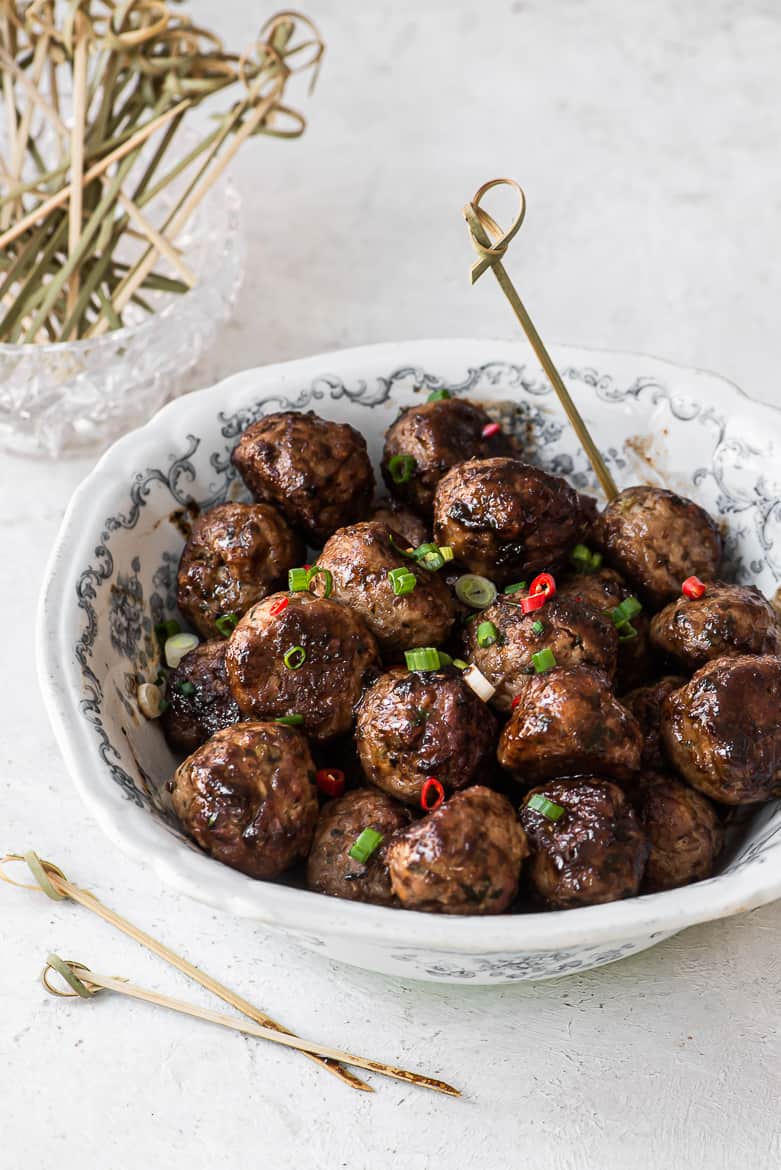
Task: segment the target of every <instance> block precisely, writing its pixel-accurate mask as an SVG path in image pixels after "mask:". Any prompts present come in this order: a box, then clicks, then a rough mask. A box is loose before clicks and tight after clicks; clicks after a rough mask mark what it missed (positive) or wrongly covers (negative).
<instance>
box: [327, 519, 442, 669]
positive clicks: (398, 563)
mask: <svg viewBox="0 0 781 1170" xmlns="http://www.w3.org/2000/svg"><path fill="white" fill-rule="evenodd" d="M404 547H405V545H404V538H403V537H402V536H401V535H400V533H398V532H393V531H392V529H390V528H388V526H387V525H386V524H380V523H378V522H377V521H376V520H369V521H366V522H364V523H363V524H352V525H350V527H349V528H340V529H339V531H338V532H335V533H334V535H333V536H332V537H331V539H330V540H329V541H327V542H326V545H325V548H324V549H323V551H322V552H321V554H320V556H319V557H318V559H317V563H318V565H319V567H320V568H321V569H326V570H328V572H330V574H331V578H332V581H331V587H332V590H333V592H332V594H331V596H333V597H335V598H336V599H337V600H338V601H343V602H344V603H345V605H349V606H350V608H351V609H354V610H355V612H356V613H359V614H360V615H361V617H362V618H363V620H364V621H365V622H366V625H367V627H368V628H369V629H370V630H371V632H372V633H373V634H374V636H375V638H376V639H377V641H378V643H379V645H380V650H381V652H382V656H383V658H384V659H385V660H386V661H387V662H398V661H399V659H400V658H402V657H403V654H404V651H405V650H409V649H411V648H412V647H413V646H438V645H440V644H441V643H442V642H444V641H445V639H446V638H447V636H448V634H449V633H450V630H451V627H452V625H453V622H454V621H455V608H454V605H453V597H452V594H451V592H450V590H449V589H448V587H447V585H446V584H445V581H444V578H442V577H440V576H438V574H437V573H431V572H429V570H428V569H424V568H422V566H421V565H419V564H418V563H417V562H416V561H414V560H412V559H411V558H410V557H407V556H405V555H404V553H403V552H399V551H398V550H399V549H401V548H404ZM394 569H399V570H401V571H405V572H408V573H411V574H412V576H413V577H414V578H415V581H416V585H415V588H414V589H413V590H412V592H411V593H403V594H398V595H397V594H396V593H394V588H393V580H392V578H391V577H390V576H389V574H390V573H391V572H392V570H394ZM327 588H328V585H327V578H326V577H325V576H324V575H323V574H318V575H317V576H316V577H314V579H313V581H312V590H313V592H315V593H316V594H318V595H319V596H321V597H322V596H323V595H324V594H325V592H326V591H327Z"/></svg>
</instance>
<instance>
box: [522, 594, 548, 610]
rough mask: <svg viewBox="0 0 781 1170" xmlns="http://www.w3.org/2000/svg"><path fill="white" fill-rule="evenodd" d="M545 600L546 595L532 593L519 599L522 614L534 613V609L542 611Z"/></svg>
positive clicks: (546, 598)
mask: <svg viewBox="0 0 781 1170" xmlns="http://www.w3.org/2000/svg"><path fill="white" fill-rule="evenodd" d="M547 600H548V594H547V593H532V594H530V595H529V597H522V598H521V609H522V610H523V612H524V613H534V611H535V610H536V609H542V607H543V605H544V604H545V602H546V601H547Z"/></svg>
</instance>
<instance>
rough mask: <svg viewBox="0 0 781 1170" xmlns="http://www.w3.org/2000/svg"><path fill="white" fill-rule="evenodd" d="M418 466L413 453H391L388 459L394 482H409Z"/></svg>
mask: <svg viewBox="0 0 781 1170" xmlns="http://www.w3.org/2000/svg"><path fill="white" fill-rule="evenodd" d="M416 467H417V463H416V462H415V460H414V459H413V457H412V455H391V457H390V459H389V460H388V471H389V473H390V477H391V479H392V480H393V482H394V483H408V482H409V480H411V479H412V473H413V471H414V470H415V468H416Z"/></svg>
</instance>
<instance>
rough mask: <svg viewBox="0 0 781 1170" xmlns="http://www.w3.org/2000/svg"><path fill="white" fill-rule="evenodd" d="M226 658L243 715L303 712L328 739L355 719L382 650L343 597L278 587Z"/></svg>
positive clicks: (249, 616)
mask: <svg viewBox="0 0 781 1170" xmlns="http://www.w3.org/2000/svg"><path fill="white" fill-rule="evenodd" d="M284 602H287V604H286V605H285V606H284V609H281V610H280V607H281V606H282V605H283V603H284ZM225 664H226V667H227V671H228V679H229V680H230V686H231V690H232V692H233V697H234V698H235V700H236V702H237V703H238V705H239V707H240V709H241V711H242V712H243V713H244V714H245V715H249V716H251V717H253V718H256V719H257V718H275V717H277V718H278V717H279V716H286V715H301V716H303V727H304V730H305V732H306V734H307V735H308V736H309V737H310V738H311V739H312V740H314V741H315V742H316V743H322V742H324V741H325V740H328V739H332V738H333V737H334V736H337V735H344V734H345V733H346V732H348V731H349V730H350V728H351V727H352V722H353V707H354V706H355V704H356V703H357V701H358V699H359V698H360V695H361V691H362V690H363V685H364V681H365V680H366V678H367V675H368V674H369V672H370V671H371V670H372V668H373V667H375V666H377V664H378V654H377V644H376V642H375V641H374V638H373V637H372V635H371V634H370V633H369V631H368V630H367V629H366V626H365V625H364V624H363V622H362V620H361V618H360V617H359V616H358V614H357V613H355V612H354V611H353V610H351V609H348V607H347V606H346V605H342V603H341V602H340V601H334V600H332V599H326V598H322V597H312V596H311V594H309V593H293V594H290V595H288V594H285V593H275V594H272V596H271V597H267V598H266V599H265V600H264V601H261V602H258V604H257V605H254V606H253V607H252V609H251V610H250V611H249V612H248V613H246V614H245V615H244V617H243V618H242V619H241V621H240V622H239V624H238V625H237V626H236V629H235V630H234V631H233V633H232V634H231V637H230V641H229V643H228V649H227V651H226V653H225Z"/></svg>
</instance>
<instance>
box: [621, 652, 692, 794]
mask: <svg viewBox="0 0 781 1170" xmlns="http://www.w3.org/2000/svg"><path fill="white" fill-rule="evenodd" d="M686 682H687V680H686V679H685V678H684V677H683V676H682V675H679V674H666V675H665V676H664V678H660V679H657V681H656V682H653V683H649V684H648V686H645V687H636V688H635V690H633V691H629V692H628V693H627V694H626V695H622V696H621V702H622V703H623V704H624V706H625V707H626V708H628V710H630V711H631V712H632V714H633V715H634V717H635V719H636V720H637V722H638V723H639V724H640V730H641V731H642V733H643V753H642V756H641V760H640V763H641V766H642V767H644V768H650V769H651V770H656V771H659V770H664V769H665V768H666V767H667V759H666V757H665V754H664V750H663V748H662V738H661V725H662V704H663V703H664V700H665V699H666V698H667V696H668V695H671V694H672V693H673V691H677V690H679V688H680V687H683V686H686Z"/></svg>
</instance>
